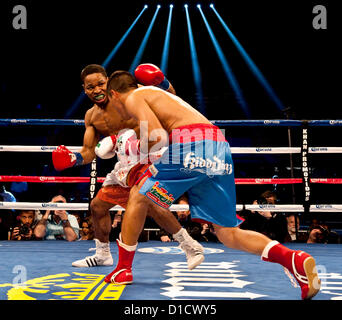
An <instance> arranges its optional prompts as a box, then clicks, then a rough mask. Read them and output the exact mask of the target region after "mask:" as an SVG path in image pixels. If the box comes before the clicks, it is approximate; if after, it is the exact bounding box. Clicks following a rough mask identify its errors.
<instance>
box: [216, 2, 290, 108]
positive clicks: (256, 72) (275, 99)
mask: <svg viewBox="0 0 342 320" xmlns="http://www.w3.org/2000/svg"><path fill="white" fill-rule="evenodd" d="M213 11H214V12H215V14H216V16H217V18H218V19H219V21H220V22H221V24H222V26H223V28H224V29H225V31H226V32H227V34H228V36H229V37H230V39H231V40H232V41H233V43H234V44H235V46H236V48H237V49H238V51H239V52H240V54H241V56H242V58H243V59H244V60H245V62H246V64H247V65H248V67H249V69H250V70H251V72H252V73H253V75H254V76H255V77H256V78H257V80H258V81H259V82H260V83H261V85H262V86H263V87H264V89H265V91H266V92H267V93H268V95H269V97H270V98H271V99H272V100H273V102H274V103H275V104H276V106H277V107H278V109H279V110H284V109H285V107H284V105H283V103H282V101H281V100H280V99H279V98H278V96H277V95H276V93H275V92H274V90H273V88H272V87H271V85H270V84H269V83H268V81H267V80H266V78H265V77H264V75H263V74H262V73H261V71H260V69H259V68H258V67H257V66H256V64H255V63H254V61H253V60H252V59H251V57H250V56H249V55H248V53H247V52H246V50H245V49H244V48H243V47H242V45H241V43H240V42H239V40H238V39H237V38H236V37H235V35H234V34H233V32H232V31H231V30H230V28H229V27H228V26H227V24H226V23H225V22H224V21H223V19H222V17H221V16H220V14H219V13H218V12H217V11H216V9H214V8H213Z"/></svg>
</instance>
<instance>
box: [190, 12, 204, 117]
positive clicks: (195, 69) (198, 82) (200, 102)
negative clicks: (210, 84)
mask: <svg viewBox="0 0 342 320" xmlns="http://www.w3.org/2000/svg"><path fill="white" fill-rule="evenodd" d="M185 14H186V22H187V26H188V38H189V46H190V54H191V64H192V74H193V79H194V84H195V87H196V93H197V94H196V102H197V106H198V109H199V111H200V112H201V113H202V114H203V115H205V114H206V110H205V104H204V98H203V90H202V75H201V70H200V66H199V62H198V57H197V50H196V45H195V39H194V36H193V32H192V27H191V21H190V15H189V11H188V9H187V7H186V8H185Z"/></svg>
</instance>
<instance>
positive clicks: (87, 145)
mask: <svg viewBox="0 0 342 320" xmlns="http://www.w3.org/2000/svg"><path fill="white" fill-rule="evenodd" d="M98 141H99V134H98V133H97V131H96V129H95V128H94V127H93V126H92V125H90V124H88V125H87V124H86V130H85V132H84V137H83V146H82V149H81V151H80V153H81V155H82V157H83V163H82V164H88V163H90V162H92V161H93V159H94V158H95V157H96V154H95V147H96V145H97V143H98Z"/></svg>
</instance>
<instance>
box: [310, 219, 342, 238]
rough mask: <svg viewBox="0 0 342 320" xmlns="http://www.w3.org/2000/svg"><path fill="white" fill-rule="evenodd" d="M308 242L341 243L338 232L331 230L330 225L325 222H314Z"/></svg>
mask: <svg viewBox="0 0 342 320" xmlns="http://www.w3.org/2000/svg"><path fill="white" fill-rule="evenodd" d="M308 232H309V237H308V240H307V243H340V236H339V235H338V233H337V232H335V231H332V230H330V228H329V226H328V225H326V224H323V223H318V222H316V221H315V222H314V223H312V224H311V226H310V227H309V231H308Z"/></svg>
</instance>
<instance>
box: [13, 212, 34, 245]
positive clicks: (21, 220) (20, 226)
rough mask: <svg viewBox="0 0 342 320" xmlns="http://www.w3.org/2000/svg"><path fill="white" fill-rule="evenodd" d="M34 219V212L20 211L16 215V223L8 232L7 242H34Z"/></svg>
mask: <svg viewBox="0 0 342 320" xmlns="http://www.w3.org/2000/svg"><path fill="white" fill-rule="evenodd" d="M35 217H36V212H35V210H21V211H20V212H19V214H18V215H17V222H16V223H15V225H14V226H13V227H11V228H10V230H9V235H8V236H9V237H8V240H19V241H20V240H21V241H23V240H34V239H35V235H34V233H33V230H34V228H35V225H36V221H35Z"/></svg>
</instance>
